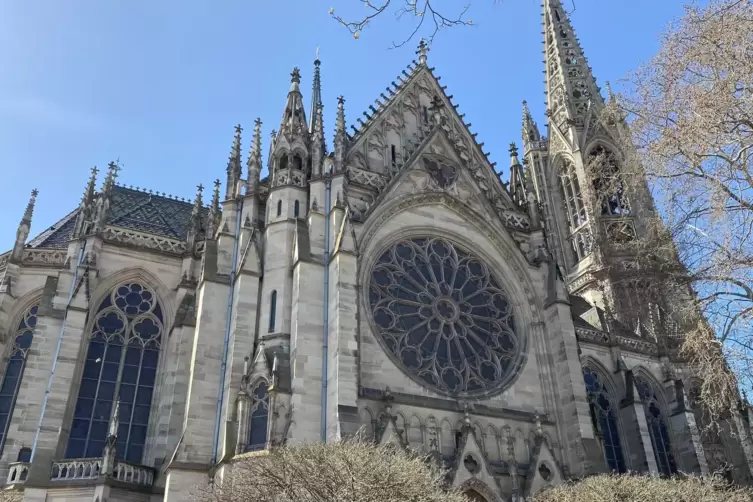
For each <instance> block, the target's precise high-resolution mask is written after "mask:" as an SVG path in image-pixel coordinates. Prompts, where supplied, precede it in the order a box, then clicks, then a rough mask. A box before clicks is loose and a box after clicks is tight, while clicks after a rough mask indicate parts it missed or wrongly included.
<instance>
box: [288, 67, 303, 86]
mask: <svg viewBox="0 0 753 502" xmlns="http://www.w3.org/2000/svg"><path fill="white" fill-rule="evenodd" d="M290 82H291V83H293V84H300V83H301V69H300V68H298V67H297V66H296V67H295V68H293V71H292V72H290Z"/></svg>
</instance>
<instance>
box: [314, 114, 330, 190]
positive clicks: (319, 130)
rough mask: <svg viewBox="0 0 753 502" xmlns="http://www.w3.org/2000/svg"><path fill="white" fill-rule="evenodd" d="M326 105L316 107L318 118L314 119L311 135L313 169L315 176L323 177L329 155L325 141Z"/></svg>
mask: <svg viewBox="0 0 753 502" xmlns="http://www.w3.org/2000/svg"><path fill="white" fill-rule="evenodd" d="M323 109H324V105H322V104H321V103H319V104H318V105H317V106H316V117H315V119H314V122H313V123H314V129H313V132H312V133H311V169H312V171H313V173H312V174H313V176H316V177H319V176H321V175H322V165H323V162H324V156H325V155H326V154H327V143H326V141H325V139H324V113H323Z"/></svg>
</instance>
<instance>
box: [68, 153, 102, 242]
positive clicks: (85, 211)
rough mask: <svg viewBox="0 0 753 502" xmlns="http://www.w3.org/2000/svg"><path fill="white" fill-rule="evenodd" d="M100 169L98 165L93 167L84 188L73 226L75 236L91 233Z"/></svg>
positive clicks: (73, 235)
mask: <svg viewBox="0 0 753 502" xmlns="http://www.w3.org/2000/svg"><path fill="white" fill-rule="evenodd" d="M98 173H99V169H97V166H94V167H92V170H91V176H89V182H88V183H87V184H86V188H85V189H84V195H83V196H82V197H81V204H80V205H79V210H78V214H77V215H76V223H75V225H74V227H73V234H72V237H73V238H78V237H82V236H84V235H86V234H88V233H89V230H90V225H91V223H92V222H93V215H94V207H95V206H94V196H95V194H96V191H97V174H98Z"/></svg>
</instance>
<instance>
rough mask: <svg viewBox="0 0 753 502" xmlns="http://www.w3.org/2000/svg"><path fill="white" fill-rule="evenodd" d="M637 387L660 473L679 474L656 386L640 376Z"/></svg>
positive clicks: (667, 474) (664, 474)
mask: <svg viewBox="0 0 753 502" xmlns="http://www.w3.org/2000/svg"><path fill="white" fill-rule="evenodd" d="M635 387H636V388H637V389H638V396H640V398H641V402H642V403H643V411H644V412H645V414H646V425H648V433H649V435H650V436H651V445H652V446H653V448H654V456H655V457H656V466H657V467H658V468H659V473H660V474H661V475H662V476H671V475H673V474H677V465H676V464H675V458H674V456H673V455H672V448H671V441H670V439H669V428H667V422H666V420H665V419H664V413H663V412H662V408H661V406H660V405H659V400H658V399H657V397H656V393H655V392H654V387H653V386H652V385H651V384H650V383H649V382H648V381H647V380H645V379H643V378H640V377H638V376H636V377H635Z"/></svg>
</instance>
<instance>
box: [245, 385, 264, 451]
mask: <svg viewBox="0 0 753 502" xmlns="http://www.w3.org/2000/svg"><path fill="white" fill-rule="evenodd" d="M268 419H269V386H268V385H267V382H265V381H264V380H259V382H258V383H257V384H256V386H254V390H253V391H251V418H250V419H249V421H248V424H249V425H248V427H249V431H248V448H247V451H257V450H263V449H265V448H266V447H267V433H268Z"/></svg>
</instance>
